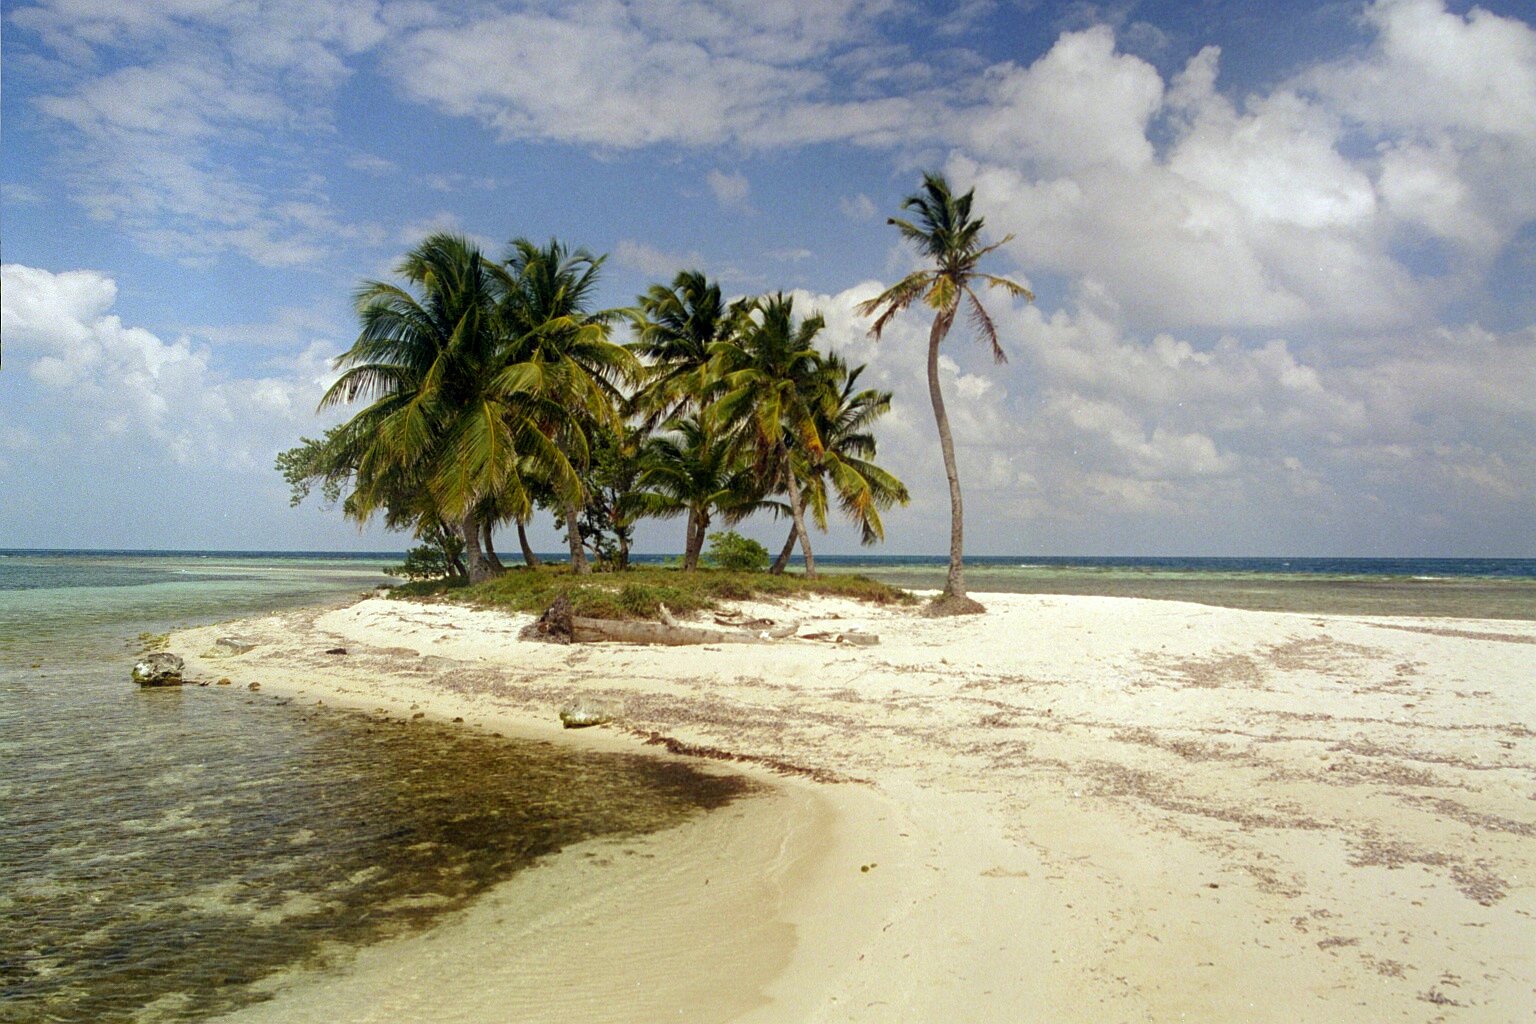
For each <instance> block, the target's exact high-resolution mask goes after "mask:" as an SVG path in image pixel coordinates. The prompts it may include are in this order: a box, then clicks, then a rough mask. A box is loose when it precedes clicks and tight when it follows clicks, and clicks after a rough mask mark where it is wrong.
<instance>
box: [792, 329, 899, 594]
mask: <svg viewBox="0 0 1536 1024" xmlns="http://www.w3.org/2000/svg"><path fill="white" fill-rule="evenodd" d="M864 369H865V368H864V367H863V366H855V367H853V368H852V369H850V368H849V367H848V363H847V362H846V361H845V360H844V359H843V358H842V357H841V356H838V355H836V354H835V353H834V354H830V355H828V356H826V358H825V359H824V360H823V362H822V370H821V376H820V379H819V381H818V383H817V387H818V388H819V394H818V397H817V399H816V401H815V403H814V405H813V412H814V415H815V417H816V424H817V432H818V433H819V434H820V435H821V443H822V454H821V461H820V462H819V463H818V464H816V465H811V464H810V463H809V462H808V461H807V460H803V459H802V460H797V463H798V464H797V472H799V473H800V476H801V479H802V480H803V482H804V483H803V487H804V490H805V493H806V505H807V507H808V508H809V510H810V513H811V518H812V519H814V520H815V522H816V525H817V526H818V527H819V528H820V529H822V530H825V529H826V528H827V507H828V505H829V504H830V503H831V502H830V499H831V498H832V497H833V496H835V497H836V500H837V505H838V507H839V508H840V509H842V512H843V514H844V515H845V516H847V517H848V519H849V520H851V521H852V522H853V524H854V525H855V526H857V527H858V528H859V542H860V543H862V544H866V545H867V544H874V543H876V542H878V541H881V540H884V539H885V526H884V524H883V523H882V522H881V521H880V510H881V509H888V508H890V507H891V506H892V505H905V504H906V503H907V502H908V500H909V495H908V494H907V487H906V484H903V483H902V482H901V481H900V480H899V479H897V478H896V477H895V476H893V475H892V474H891V473H890V472H888V471H887V470H885V469H882V468H881V467H880V466H877V465H876V464H875V463H874V462H873V461H872V460H873V459H874V458H875V455H876V444H875V436H874V434H872V433H870V432H869V427H870V425H871V424H872V423H874V421H875V420H877V419H879V418H880V417H881V416H884V415H885V414H886V413H888V412H890V411H891V393H890V392H889V391H878V390H876V389H874V388H863V389H861V388H859V386H858V385H859V377H860V376H861V375H862V374H863V373H864ZM794 544H795V532H794V530H793V529H791V530H790V532H789V537H788V539H787V540H786V541H785V542H784V547H783V549H782V550H781V551H780V552H779V557H778V558H777V559H775V561H774V563H773V566H772V568H771V569H770V570H769V571H770V572H783V571H784V567H785V566H786V565H787V564H788V563H789V557H790V554H791V553H792V552H793V550H794Z"/></svg>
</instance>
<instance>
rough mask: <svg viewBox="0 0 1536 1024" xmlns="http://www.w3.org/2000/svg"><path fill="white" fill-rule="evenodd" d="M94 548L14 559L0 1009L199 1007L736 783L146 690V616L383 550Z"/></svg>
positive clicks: (346, 577) (4, 645)
mask: <svg viewBox="0 0 1536 1024" xmlns="http://www.w3.org/2000/svg"><path fill="white" fill-rule="evenodd" d="M92 561H93V559H92V558H90V557H88V556H87V557H81V558H77V559H72V560H68V561H50V560H49V559H37V558H23V557H11V558H0V579H3V580H4V583H3V584H0V585H3V586H4V587H5V590H4V592H3V593H0V763H3V764H4V765H5V766H6V767H5V769H4V771H3V772H0V1020H5V1021H48V1020H55V1021H179V1020H199V1019H204V1018H206V1017H208V1016H210V1015H213V1014H216V1013H220V1012H223V1011H226V1010H229V1009H233V1008H236V1007H238V1006H240V1005H243V1004H245V1003H248V1002H250V1001H253V1000H258V999H261V998H264V997H265V996H264V994H263V993H264V989H263V987H262V986H261V985H260V984H259V982H260V981H261V980H262V979H264V978H270V977H271V976H273V975H275V974H278V973H280V972H284V971H290V970H293V969H295V968H298V967H316V966H324V965H326V964H334V963H339V962H342V961H344V960H345V959H346V957H347V956H348V955H349V952H350V951H351V950H353V949H355V948H357V947H359V946H361V945H364V944H367V943H371V942H374V941H378V940H380V939H383V938H387V937H390V936H393V935H398V934H401V933H403V932H405V931H409V930H412V929H418V928H421V927H424V926H426V925H428V924H430V923H431V922H432V921H434V920H435V919H437V918H438V917H439V916H441V915H442V914H445V913H448V912H451V911H453V910H455V909H458V908H460V907H462V906H464V905H465V904H466V903H467V902H468V901H470V900H472V899H473V898H474V897H475V896H476V895H478V894H480V893H482V892H484V891H485V890H486V889H488V888H489V887H490V886H492V885H494V884H496V883H497V882H499V881H501V880H503V879H505V878H506V877H508V876H509V875H510V874H511V873H513V872H515V871H517V870H518V869H519V868H521V867H524V866H526V865H528V864H529V863H531V862H532V861H533V860H535V859H536V858H538V857H540V856H543V855H546V854H549V853H552V852H554V851H556V850H558V849H560V848H562V847H564V846H567V845H570V844H573V843H576V842H580V841H582V840H585V839H589V838H594V837H597V836H605V835H607V836H612V835H624V834H636V833H641V832H648V831H654V830H657V829H663V828H668V827H671V826H673V825H676V824H680V823H681V822H683V821H685V820H687V819H688V818H690V817H691V816H694V815H696V814H698V813H701V812H702V811H704V810H707V809H709V808H713V807H718V806H720V805H722V804H724V803H726V802H728V801H730V800H731V799H732V798H734V797H736V796H738V795H740V794H742V793H743V792H745V791H746V789H747V788H748V785H749V784H748V783H746V782H745V781H744V780H742V779H740V778H737V777H732V776H721V775H715V774H706V773H702V772H698V771H695V770H692V769H690V768H688V767H687V766H685V765H681V764H678V763H675V762H667V761H662V760H658V759H656V758H651V757H644V756H639V755H632V756H624V755H611V754H609V755H600V754H592V753H585V752H577V751H572V750H568V749H565V748H563V747H559V746H556V745H552V744H546V743H529V742H522V741H512V740H502V739H497V738H493V737H488V736H482V735H476V734H473V733H470V732H468V731H467V730H464V729H455V728H452V727H449V726H442V725H432V724H429V723H425V722H414V723H410V724H405V723H400V722H398V721H383V720H378V719H374V718H372V717H370V716H367V715H363V714H359V713H356V712H348V711H341V710H332V709H327V708H316V707H313V706H309V707H304V708H302V709H301V708H300V707H298V706H295V705H290V704H288V703H287V702H285V701H282V700H275V699H273V698H270V697H263V696H261V695H259V694H252V693H250V692H248V691H236V690H233V689H231V688H225V687H218V686H209V687H181V688H163V689H160V688H156V689H142V690H141V689H139V688H137V687H135V686H133V685H132V684H130V683H129V682H128V678H127V671H128V666H129V664H130V662H131V660H132V658H133V656H134V654H135V653H136V652H137V651H138V649H139V647H140V644H141V642H142V641H141V640H140V638H139V634H140V633H143V632H146V631H147V632H164V631H165V630H167V629H169V628H172V627H174V626H177V625H180V624H184V623H190V622H196V621H204V622H206V621H214V620H217V619H219V618H225V617H228V616H230V615H236V614H249V613H253V612H257V611H262V610H268V609H271V608H275V607H282V606H291V605H293V604H296V603H302V602H305V601H313V600H316V599H323V598H325V597H327V596H332V597H337V598H341V597H345V596H348V595H351V594H355V593H359V592H361V591H363V590H366V589H367V588H368V587H370V586H372V585H373V584H375V583H376V582H378V581H379V580H381V579H382V576H380V575H379V566H380V565H382V564H383V562H382V561H380V562H376V563H373V564H366V563H362V564H359V563H345V562H344V563H341V564H338V563H337V562H335V561H330V560H319V561H314V560H312V561H309V562H307V563H305V564H294V563H292V562H291V561H286V560H271V561H270V562H269V563H258V562H254V561H249V560H230V562H231V563H232V564H227V563H226V562H224V561H221V560H218V559H213V560H209V559H196V560H186V561H182V560H169V559H164V558H157V559H149V560H145V559H137V560H136V559H132V558H123V559H113V560H104V561H105V562H106V564H103V565H102V566H101V568H102V569H103V570H104V571H103V572H102V573H100V574H96V573H94V572H93V571H92V570H93V568H94V567H93V566H92V564H91V563H92ZM145 562H148V564H144V563H145Z"/></svg>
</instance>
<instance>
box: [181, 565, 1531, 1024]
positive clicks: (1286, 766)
mask: <svg viewBox="0 0 1536 1024" xmlns="http://www.w3.org/2000/svg"><path fill="white" fill-rule="evenodd" d="M978 596H979V597H980V598H981V600H982V601H983V603H984V604H986V605H987V607H988V612H987V614H985V615H982V616H971V617H965V618H951V619H929V618H924V617H921V616H920V615H918V614H917V612H916V611H915V610H914V609H912V608H908V607H878V606H872V605H865V604H861V603H858V602H853V601H848V600H841V599H830V598H815V599H795V600H793V601H790V602H782V603H781V602H747V603H743V604H742V605H741V606H740V610H741V611H742V612H743V613H744V614H746V615H747V616H750V617H756V618H764V619H770V620H773V621H774V622H775V623H781V624H798V634H797V636H796V637H793V638H788V639H782V640H774V641H772V642H765V643H761V644H723V643H722V644H707V645H704V646H689V647H649V646H645V647H642V646H631V645H620V644H575V645H568V646H562V645H555V644H548V643H540V642H534V641H529V640H524V639H520V638H519V633H520V631H521V630H522V628H523V626H525V625H526V624H527V622H528V621H529V617H528V616H520V615H513V614H507V613H504V612H498V611H490V610H481V609H475V608H469V607H465V606H462V605H456V604H449V603H416V602H406V601H400V600H392V599H388V598H377V597H376V598H369V599H364V600H361V601H358V602H356V603H353V604H350V605H347V606H345V607H333V608H326V609H305V610H298V611H292V612H286V613H283V614H279V615H273V616H267V617H263V618H256V619H249V620H244V621H241V622H239V623H233V624H229V623H226V624H222V625H219V626H213V627H207V628H204V629H197V630H188V631H184V632H181V633H178V634H175V635H174V636H173V637H172V647H171V649H172V650H174V651H176V652H177V653H180V654H182V655H183V656H184V657H186V658H187V662H188V665H187V670H188V674H189V676H191V677H193V678H196V679H201V680H204V681H214V680H217V679H220V678H223V679H228V680H229V681H230V685H231V686H236V687H249V685H250V684H251V683H258V684H259V685H260V689H261V692H263V693H269V694H280V695H282V696H283V697H284V699H293V700H296V701H304V702H311V703H312V702H316V701H323V702H324V703H327V704H339V705H347V706H353V707H357V708H360V709H363V710H365V711H368V712H370V713H375V714H381V715H389V716H394V717H403V718H407V719H410V718H411V717H412V716H416V715H424V716H428V717H432V718H437V719H442V720H445V721H453V720H455V719H462V720H463V727H464V728H471V729H479V730H486V731H494V732H503V733H507V734H514V733H515V734H518V735H527V736H539V737H544V738H553V737H557V736H558V737H560V738H561V740H562V741H563V742H573V743H580V744H585V745H590V746H593V747H595V748H606V749H615V750H635V749H646V750H654V751H657V752H658V756H680V755H681V756H692V757H694V758H695V759H696V760H697V761H698V762H699V763H701V764H707V765H716V766H718V768H719V770H733V771H746V772H749V773H752V774H755V775H757V776H758V777H759V778H762V779H765V780H771V781H772V782H773V786H774V789H773V791H772V792H770V793H769V794H767V795H765V796H762V797H754V798H750V799H748V800H745V801H742V802H740V803H739V804H733V805H732V806H730V807H728V808H726V809H725V810H723V811H719V812H715V813H712V814H709V815H704V816H702V817H701V818H700V819H699V820H697V821H695V822H694V823H691V824H689V825H685V826H683V827H682V828H680V829H675V830H672V831H671V832H670V833H662V834H658V835H655V836H648V837H641V838H640V839H633V840H622V841H616V842H614V841H598V842H597V843H596V844H593V845H592V848H591V849H587V848H581V849H576V850H569V851H565V852H563V853H562V854H560V855H559V856H557V857H554V858H551V859H550V861H549V863H548V864H546V865H541V866H540V867H538V868H536V869H534V870H530V871H525V872H522V873H521V874H520V875H519V876H517V877H515V878H514V879H512V880H511V881H510V882H508V883H506V885H505V886H503V887H502V888H500V889H498V890H496V891H494V892H493V893H492V894H491V895H490V896H488V897H486V898H485V899H484V900H482V901H480V903H478V904H477V905H476V906H475V907H473V908H471V909H470V910H469V911H468V912H466V913H464V914H462V915H460V916H459V917H457V918H455V919H454V920H452V921H449V922H447V923H445V924H443V925H440V926H438V927H436V928H434V929H432V930H431V931H429V932H427V933H424V934H422V935H418V936H411V937H408V938H406V939H403V940H398V941H397V942H395V943H387V944H384V945H383V946H381V947H375V948H371V949H369V950H365V951H363V952H362V953H361V954H360V955H359V956H358V958H357V960H356V962H355V963H354V964H352V965H351V966H349V967H348V968H347V969H346V970H345V971H343V972H342V973H341V975H340V976H335V977H324V978H315V979H307V980H302V981H299V982H296V983H294V984H293V985H292V986H291V987H290V988H288V989H285V990H284V991H281V992H279V993H277V995H276V998H274V999H273V1000H272V1001H271V1002H268V1003H264V1004H260V1005H258V1006H255V1007H252V1008H250V1009H249V1010H247V1011H242V1013H241V1014H238V1015H237V1017H236V1019H239V1020H250V1021H257V1020H304V1019H311V1020H322V1019H323V1020H326V1021H359V1022H361V1021H374V1020H381V1021H382V1020H391V1019H413V1020H444V1021H449V1020H466V1021H467V1020H489V1019H504V1020H517V1021H536V1020H550V1021H554V1020H560V1021H571V1022H577V1024H579V1022H583V1021H607V1020H615V1021H617V1020H662V1019H672V1020H687V1021H744V1022H752V1024H767V1022H799V1021H817V1022H830V1021H940V1020H942V1021H948V1022H971V1021H974V1022H998V1021H1019V1022H1032V1021H1039V1022H1074V1021H1083V1022H1089V1021H1092V1022H1105V1021H1147V1020H1150V1021H1177V1020H1191V1021H1197V1020H1198V1021H1206V1022H1227V1021H1231V1022H1238V1021H1242V1022H1259V1021H1276V1022H1282V1021H1283V1022H1287V1024H1289V1022H1294V1021H1332V1020H1383V1021H1384V1020H1411V1021H1432V1020H1448V1021H1456V1020H1465V1021H1479V1022H1481V1021H1506V1020H1507V1021H1514V1020H1525V1019H1528V1015H1529V1012H1530V1007H1531V1006H1533V1005H1536V942H1532V941H1531V936H1532V935H1533V934H1536V921H1533V915H1536V731H1533V727H1536V623H1532V622H1519V621H1507V620H1500V621H1493V620H1475V619H1429V618H1410V617H1393V618H1385V617H1369V616H1347V615H1312V614H1301V613H1279V612H1256V611H1241V610H1235V609H1226V608H1215V607H1208V606H1204V605H1195V604H1186V603H1180V602H1173V601H1150V600H1140V599H1132V598H1109V597H1089V596H1052V595H1021V594H985V595H978ZM704 624H706V625H708V624H709V623H708V620H707V619H706V620H705V623H704ZM231 633H236V634H238V635H239V636H240V637H241V638H242V639H246V640H249V641H250V642H252V643H254V645H255V646H254V647H253V648H252V649H251V650H249V651H247V652H245V653H240V654H231V653H227V652H228V651H229V648H219V647H217V646H216V645H215V642H214V641H215V640H216V639H217V638H218V637H220V636H225V635H229V634H231ZM807 634H820V636H819V638H817V639H804V637H805V636H806V635H807ZM850 634H853V635H855V636H854V639H855V640H857V639H859V637H860V636H862V637H864V638H868V637H870V636H874V637H878V642H876V643H869V642H850V641H848V640H846V639H844V640H841V641H840V640H838V636H839V635H842V636H844V637H847V636H848V635H850ZM341 648H344V649H345V650H346V652H347V653H346V654H344V655H341V654H328V653H326V652H327V651H333V650H337V649H341ZM576 698H591V699H599V700H603V701H608V702H612V704H614V705H615V706H617V707H619V708H621V710H620V713H619V714H618V716H617V718H616V720H615V722H614V723H613V724H612V725H609V726H604V727H601V728H598V729H586V730H580V731H570V732H564V731H562V730H561V727H560V723H559V721H558V718H557V717H556V715H557V711H558V709H559V708H560V707H561V706H562V705H564V704H565V703H567V702H569V701H571V700H574V699H576ZM668 750H670V751H672V753H667V751H668ZM705 879H708V882H709V885H708V886H706V885H704V884H703V882H704V880H705ZM573 892H590V893H593V894H605V895H601V896H599V895H594V896H593V897H592V898H591V899H590V900H588V901H587V902H585V903H582V902H581V901H579V900H578V901H576V905H574V906H573V905H571V903H570V898H569V894H570V893H573ZM549 893H563V894H565V895H563V896H561V897H560V899H559V901H554V898H553V897H548V895H547V894H549ZM541 894H544V895H541ZM544 899H548V900H549V901H550V902H549V904H548V905H547V906H546V905H543V904H541V903H540V901H541V900H544ZM507 901H510V902H507ZM508 906H515V907H517V908H518V911H519V912H518V913H517V914H507V913H501V914H498V908H505V907H508ZM541 914H542V915H543V916H540V915H541ZM530 949H535V950H537V951H539V952H538V953H537V955H535V954H532V953H529V952H528V951H529V950H530ZM520 958H521V959H520ZM509 964H510V966H509ZM392 976H399V978H400V979H401V980H400V981H399V983H398V984H390V983H387V979H388V978H390V977H392Z"/></svg>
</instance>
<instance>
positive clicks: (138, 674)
mask: <svg viewBox="0 0 1536 1024" xmlns="http://www.w3.org/2000/svg"><path fill="white" fill-rule="evenodd" d="M181 669H182V661H181V659H180V658H178V657H177V656H176V655H174V654H164V653H160V654H146V655H145V656H144V657H142V658H140V659H139V660H138V661H136V662H134V663H133V681H134V682H136V683H138V684H139V685H140V686H179V685H180V684H181Z"/></svg>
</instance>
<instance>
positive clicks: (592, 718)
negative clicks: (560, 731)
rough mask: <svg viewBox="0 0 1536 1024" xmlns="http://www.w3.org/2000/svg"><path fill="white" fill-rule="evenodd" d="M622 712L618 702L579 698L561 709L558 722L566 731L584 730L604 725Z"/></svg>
mask: <svg viewBox="0 0 1536 1024" xmlns="http://www.w3.org/2000/svg"><path fill="white" fill-rule="evenodd" d="M623 710H624V709H623V708H622V707H621V706H620V705H619V702H618V701H612V700H594V699H592V698H590V697H581V698H577V699H576V700H573V701H569V702H567V703H566V704H565V705H564V706H563V707H561V709H560V722H561V724H562V725H564V726H565V727H566V728H567V729H585V728H587V727H589V726H593V725H606V724H608V723H609V722H611V721H613V720H614V719H615V718H616V717H618V716H619V715H620V714H622V713H623Z"/></svg>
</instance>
